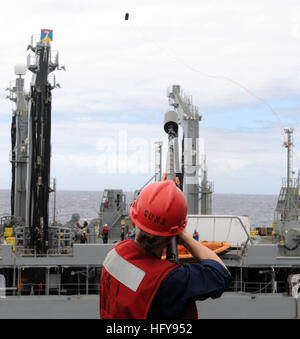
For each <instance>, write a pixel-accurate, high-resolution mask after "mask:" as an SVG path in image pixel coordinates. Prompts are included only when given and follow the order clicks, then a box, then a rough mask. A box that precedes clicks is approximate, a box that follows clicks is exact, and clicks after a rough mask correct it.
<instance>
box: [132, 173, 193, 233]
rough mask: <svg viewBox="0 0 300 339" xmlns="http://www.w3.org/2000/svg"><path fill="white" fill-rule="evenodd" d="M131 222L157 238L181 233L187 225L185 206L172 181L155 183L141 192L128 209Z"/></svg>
mask: <svg viewBox="0 0 300 339" xmlns="http://www.w3.org/2000/svg"><path fill="white" fill-rule="evenodd" d="M130 216H131V219H132V222H133V223H134V224H135V225H137V226H138V227H139V228H140V229H142V230H143V231H145V232H147V233H150V234H153V235H158V236H166V237H167V236H173V235H176V234H179V233H181V232H182V231H183V230H184V229H185V226H186V224H187V204H186V200H185V197H184V195H183V193H182V192H181V190H180V189H179V188H177V187H176V185H175V184H174V182H173V181H170V180H166V181H161V182H155V183H153V184H151V185H149V186H147V187H146V188H144V189H143V190H142V192H141V193H140V195H139V196H138V198H137V200H136V201H135V202H134V203H133V204H132V206H131V208H130Z"/></svg>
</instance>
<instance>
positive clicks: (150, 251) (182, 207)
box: [100, 180, 231, 319]
mask: <svg viewBox="0 0 300 339" xmlns="http://www.w3.org/2000/svg"><path fill="white" fill-rule="evenodd" d="M130 216H131V219H132V222H133V224H134V225H135V229H136V238H135V239H127V240H124V241H122V242H120V243H118V244H117V245H116V246H115V247H114V248H113V249H112V250H111V251H110V252H109V253H108V254H107V256H106V258H105V260H104V263H103V267H102V273H101V280H100V318H101V319H130V318H131V319H146V318H150V319H153V318H160V319H161V318H164V319H167V318H169V319H179V318H190V319H192V318H197V317H198V315H197V308H196V304H195V301H196V300H204V299H207V298H209V297H212V298H218V297H220V296H221V295H222V293H223V291H224V290H225V289H226V288H227V287H228V285H229V283H230V281H231V275H230V273H229V271H228V270H227V268H226V266H225V265H224V263H223V262H222V260H221V259H220V258H219V257H218V256H217V255H216V254H215V253H214V252H213V251H211V250H210V249H208V248H207V247H205V246H203V245H202V244H201V243H200V242H198V241H196V240H195V239H193V237H192V236H190V235H189V234H188V233H187V232H186V231H185V227H186V224H187V204H186V200H185V197H184V195H183V193H182V191H181V190H180V189H179V188H178V187H177V186H176V185H175V184H174V182H173V181H170V180H166V181H162V182H155V183H153V184H150V185H148V186H147V187H145V188H144V189H143V190H142V192H141V193H140V194H139V196H138V198H137V200H136V201H135V202H134V203H133V204H132V206H131V208H130ZM174 236H177V237H178V238H179V240H180V242H181V244H182V245H183V246H185V247H186V249H188V250H189V251H190V252H191V253H192V255H193V256H194V257H195V258H197V259H199V260H200V261H201V263H192V264H189V265H185V266H182V265H179V264H176V263H173V262H169V261H168V260H162V259H161V256H162V253H163V250H164V249H165V248H166V246H167V245H168V244H169V243H170V241H172V239H173V237H174Z"/></svg>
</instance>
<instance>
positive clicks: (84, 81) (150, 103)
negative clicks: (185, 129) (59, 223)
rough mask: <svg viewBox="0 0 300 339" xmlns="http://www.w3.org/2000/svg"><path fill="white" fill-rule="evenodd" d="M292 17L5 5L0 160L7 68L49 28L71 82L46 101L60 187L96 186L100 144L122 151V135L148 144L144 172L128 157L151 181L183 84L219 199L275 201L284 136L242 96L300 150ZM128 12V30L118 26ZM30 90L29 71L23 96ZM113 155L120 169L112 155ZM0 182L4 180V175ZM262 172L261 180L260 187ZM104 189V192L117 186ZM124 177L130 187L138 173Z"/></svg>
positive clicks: (196, 9)
mask: <svg viewBox="0 0 300 339" xmlns="http://www.w3.org/2000/svg"><path fill="white" fill-rule="evenodd" d="M45 8H46V9H45ZM299 10H300V3H299V2H298V1H296V0H289V1H285V3H284V6H283V5H282V1H277V0H274V1H272V4H271V2H270V1H267V0H263V1H258V0H254V1H250V0H246V1H238V0H225V1H222V2H220V1H216V0H212V1H201V2H199V1H197V0H190V1H189V2H188V5H187V2H184V1H179V0H175V1H174V0H172V1H171V0H165V1H163V2H162V1H157V0H153V1H151V2H149V1H145V0H132V1H121V0H118V1H113V2H111V1H108V0H107V1H105V0H104V1H96V0H86V1H85V2H81V1H72V4H71V5H70V3H69V2H66V1H58V0H51V1H45V0H44V1H38V0H28V1H26V2H20V3H18V6H16V5H15V3H14V2H11V1H7V0H2V1H1V3H0V19H1V20H0V29H1V30H2V31H3V32H10V34H3V35H2V36H1V40H0V41H1V51H2V53H1V55H0V72H1V78H0V127H1V131H0V142H1V144H2V148H0V156H1V159H7V153H8V149H9V144H10V137H9V128H10V127H9V123H10V122H9V121H10V116H11V108H12V103H11V102H9V101H8V100H5V95H6V93H5V92H4V89H5V88H6V87H7V86H8V85H9V82H10V81H11V80H13V79H14V77H15V75H14V73H13V67H14V64H15V63H17V62H20V61H23V62H26V56H27V51H26V47H27V44H28V43H29V41H30V36H31V35H32V34H34V33H36V34H39V31H40V29H41V28H53V30H54V41H53V43H52V48H53V50H56V49H57V50H59V53H60V63H61V64H65V66H66V69H67V72H56V80H57V82H59V83H60V85H61V89H59V90H55V91H53V128H52V145H53V147H52V154H53V162H52V164H53V172H54V173H55V175H57V176H59V175H61V176H63V177H64V178H65V175H66V174H65V173H66V172H67V171H70V172H72V170H73V172H74V173H75V172H76V173H77V174H76V175H78V177H76V178H77V179H78V180H77V179H76V181H75V179H74V182H72V181H71V178H69V179H68V181H67V178H66V181H65V182H67V183H68V185H70V188H76V187H77V185H79V181H80V173H81V174H82V173H84V174H86V173H87V172H88V173H89V176H90V178H88V177H85V180H86V186H89V187H92V181H95V180H96V179H95V178H96V176H97V175H99V165H98V166H97V162H99V157H101V156H103V150H102V151H101V150H100V149H99V146H100V145H101V140H102V141H103V139H105V138H110V139H111V140H113V141H114V142H115V143H116V145H117V146H118V145H119V144H118V138H119V131H126V133H127V134H128V142H129V144H130V142H132V144H133V141H132V140H134V138H136V141H137V140H139V138H140V143H141V144H142V140H144V141H146V144H147V151H146V153H147V160H145V159H144V161H143V162H142V163H143V164H144V167H143V166H142V165H141V167H140V168H139V161H138V159H141V156H142V153H143V152H142V151H141V155H140V157H136V158H134V157H133V156H132V155H133V153H134V151H132V150H131V153H130V147H129V146H130V145H129V146H128V147H129V149H128V157H129V156H131V158H130V159H131V162H135V163H134V164H135V167H137V168H139V169H140V172H142V169H143V170H146V168H147V169H148V172H149V171H151V166H152V165H151V164H153V159H152V158H151V157H153V149H152V150H151V146H150V145H151V138H154V139H155V138H158V139H161V138H162V139H164V138H165V133H164V132H163V130H162V121H163V115H164V112H165V111H166V110H168V109H169V108H170V107H169V105H168V99H167V96H166V89H167V87H168V86H172V85H173V84H180V85H181V86H182V88H183V89H184V90H185V92H186V93H187V94H189V95H192V96H193V101H194V104H195V105H197V106H198V107H199V110H200V112H201V113H202V114H203V122H201V124H200V128H201V129H200V133H201V137H202V136H204V139H205V145H206V153H207V161H208V166H209V169H210V172H209V175H210V177H211V178H214V181H216V183H217V182H218V184H217V185H219V186H216V189H218V190H219V191H223V192H225V191H227V192H230V190H232V189H234V190H240V191H255V190H256V191H263V189H266V190H267V191H270V192H271V191H272V192H273V191H274V188H272V183H273V187H274V185H275V183H276V182H278V180H279V177H280V176H283V175H284V160H283V159H284V150H282V149H281V143H282V136H281V132H280V128H279V127H278V121H277V120H276V117H275V116H274V114H273V113H272V112H271V111H270V109H269V108H268V107H267V106H266V105H265V104H264V103H263V102H261V101H259V100H257V98H255V96H253V95H250V94H249V92H247V90H245V87H246V88H247V89H249V90H250V91H251V92H252V93H254V94H255V95H257V96H259V97H260V98H263V99H264V100H266V102H267V103H269V104H271V106H272V107H274V108H275V109H276V111H277V112H278V114H279V116H280V118H281V120H282V124H284V125H286V124H287V125H289V124H292V126H294V127H295V144H296V145H297V144H298V145H299V143H300V140H299V137H298V135H297V130H298V127H300V124H299V119H298V117H297V112H298V111H299V108H300V107H299V106H300V105H299V101H298V100H297V98H298V97H299V88H300V80H299V79H300V77H299V71H300V69H299V60H298V55H299V52H300V44H299V39H300V16H299V14H298V13H299V12H300V11H299ZM126 12H129V14H130V17H129V21H125V20H124V14H125V13H126ZM228 78H229V79H230V80H233V81H230V80H228ZM30 80H31V73H30V72H29V71H28V72H27V74H26V86H27V89H28V88H29V82H30ZM237 82H238V83H239V84H241V86H239V85H237ZM243 86H245V87H243ZM262 127H265V130H263V129H262ZM2 128H3V131H2ZM2 133H3V134H2ZM101 138H102V139H101ZM141 139H142V140H141ZM99 140H100V141H99ZM131 146H132V147H133V145H131ZM97 147H98V149H97ZM101 152H102V153H101ZM136 152H138V150H136ZM151 152H152V153H151ZM144 153H145V152H144ZM116 154H117V153H116ZM136 154H137V153H136ZM151 154H152V155H151ZM110 156H111V158H110V161H111V162H112V163H118V161H119V160H118V155H114V154H111V155H110ZM295 158H296V157H295ZM107 159H108V158H107ZM102 160H103V159H102ZM295 160H296V159H295ZM295 162H296V161H295ZM128 166H129V165H128V163H127V165H126V166H125V167H124V168H126V169H128V170H129V167H128ZM124 168H123V170H124ZM75 169H76V170H75ZM1 171H2V172H1ZM4 171H6V172H4ZM0 173H2V176H4V175H6V176H9V164H8V169H2V170H0ZM92 173H94V174H92ZM126 173H127V179H128V176H129V174H128V173H129V171H128V172H126ZM265 173H269V174H268V178H267V179H258V177H260V176H261V175H264V174H265ZM119 174H120V173H119ZM74 175H75V174H74ZM93 175H95V176H93ZM116 175H117V174H116ZM124 175H125V176H126V174H124ZM130 175H131V174H130ZM140 175H141V176H140V177H139V178H146V177H147V176H149V173H147V174H146V173H140ZM225 175H226V178H224V176H225ZM272 176H273V179H272ZM92 178H93V179H92ZM106 178H109V179H107V180H104V181H105V183H103V184H101V185H104V184H112V185H113V184H114V180H116V179H115V178H116V177H115V176H113V175H109V176H108V175H107V177H106ZM131 178H132V179H130V180H131V182H132V184H131V186H130V187H133V186H134V185H133V182H134V174H132V177H131ZM250 178H251V180H250ZM130 180H129V179H128V180H126V182H124V185H126V184H127V183H128V182H129V181H130ZM260 180H261V181H260ZM108 181H110V182H108ZM264 182H266V183H268V184H266V185H267V186H266V187H264ZM0 185H4V183H3V182H0ZM80 185H82V186H81V187H83V185H84V184H83V183H80ZM99 185H100V183H99ZM97 187H98V186H97ZM99 187H100V186H99ZM101 187H102V186H101ZM275 191H276V190H275Z"/></svg>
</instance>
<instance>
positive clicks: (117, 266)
mask: <svg viewBox="0 0 300 339" xmlns="http://www.w3.org/2000/svg"><path fill="white" fill-rule="evenodd" d="M103 266H104V267H105V269H106V270H107V272H109V274H111V275H112V276H113V277H114V278H115V279H117V280H118V281H120V282H121V283H122V284H123V285H125V286H126V287H128V288H130V289H131V290H132V291H134V292H136V290H137V289H138V288H139V286H140V283H141V282H142V280H143V278H144V276H145V274H146V272H144V271H143V270H141V269H140V268H138V267H136V266H135V265H133V264H132V263H130V262H128V261H127V260H125V259H123V258H122V257H121V256H120V255H119V254H118V253H117V251H116V250H115V249H112V250H111V251H110V252H109V253H108V255H107V256H106V258H105V260H104V263H103Z"/></svg>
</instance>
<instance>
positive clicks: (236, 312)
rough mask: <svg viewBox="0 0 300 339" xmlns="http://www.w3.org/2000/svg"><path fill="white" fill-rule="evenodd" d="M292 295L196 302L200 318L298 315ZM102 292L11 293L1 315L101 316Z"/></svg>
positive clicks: (234, 296) (3, 301)
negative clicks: (16, 294)
mask: <svg viewBox="0 0 300 339" xmlns="http://www.w3.org/2000/svg"><path fill="white" fill-rule="evenodd" d="M298 304H299V302H296V301H295V299H293V298H292V297H291V296H287V295H284V294H278V293H276V294H273V293H267V294H260V295H257V294H256V295H251V294H247V293H239V292H237V293H231V292H226V293H224V294H223V296H222V297H221V298H219V299H215V300H212V299H208V300H205V301H201V302H197V308H198V317H199V319H296V318H299V315H298V307H299V305H298ZM99 317H100V314H99V296H97V295H92V296H87V295H84V296H15V297H13V296H11V297H6V298H2V299H0V318H1V319H99Z"/></svg>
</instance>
